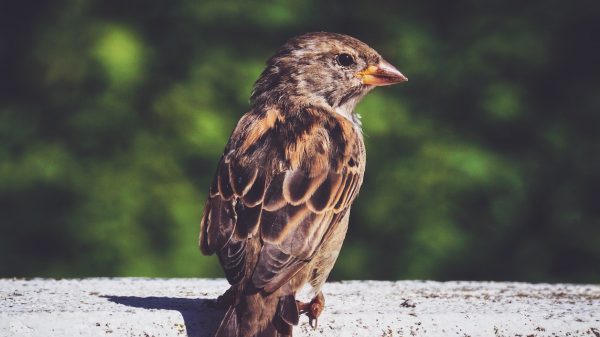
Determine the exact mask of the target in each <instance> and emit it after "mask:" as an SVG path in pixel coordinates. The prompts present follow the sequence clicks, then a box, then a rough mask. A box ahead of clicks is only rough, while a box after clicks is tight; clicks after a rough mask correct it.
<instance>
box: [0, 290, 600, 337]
mask: <svg viewBox="0 0 600 337" xmlns="http://www.w3.org/2000/svg"><path fill="white" fill-rule="evenodd" d="M225 289H227V284H226V282H225V281H224V280H205V279H139V278H117V279H83V280H42V279H34V280H9V279H0V336H43V337H48V336H65V337H66V336H68V337H71V336H104V337H106V336H148V337H150V336H193V337H212V333H213V332H214V331H215V329H216V327H217V325H218V323H219V321H220V319H221V316H222V315H223V311H221V310H217V309H214V308H213V307H212V306H211V305H210V302H211V299H214V298H215V297H217V296H218V295H220V294H221V293H222V292H223V291H224V290H225ZM324 293H325V297H326V308H325V312H324V313H323V315H322V316H321V319H320V321H319V326H318V328H317V330H312V329H311V328H310V327H309V326H308V323H307V318H306V317H303V318H302V319H301V323H300V326H299V327H296V328H295V329H294V330H295V333H294V336H296V337H298V336H315V337H316V336H323V337H329V336H336V337H337V336H361V337H362V336H374V337H391V336H394V337H400V336H406V337H408V336H440V337H447V336H460V337H466V336H471V337H479V336H493V337H500V336H522V337H532V336H535V337H542V336H585V337H600V286H597V285H568V284H558V285H549V284H525V283H481V282H446V283H439V282H415V281H402V282H378V281H368V282H359V281H353V282H342V283H329V284H327V285H326V286H325V288H324Z"/></svg>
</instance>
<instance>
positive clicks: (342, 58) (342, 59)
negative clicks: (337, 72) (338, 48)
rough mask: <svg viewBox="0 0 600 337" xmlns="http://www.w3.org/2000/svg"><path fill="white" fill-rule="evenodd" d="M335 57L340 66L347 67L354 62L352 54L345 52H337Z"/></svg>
mask: <svg viewBox="0 0 600 337" xmlns="http://www.w3.org/2000/svg"><path fill="white" fill-rule="evenodd" d="M335 59H336V60H337V63H338V64H339V65H341V66H342V67H349V66H351V65H353V64H354V63H355V62H354V58H353V57H352V55H350V54H346V53H343V54H339V55H338V56H337V57H336V58H335Z"/></svg>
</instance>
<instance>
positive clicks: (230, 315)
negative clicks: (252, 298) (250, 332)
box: [215, 305, 238, 337]
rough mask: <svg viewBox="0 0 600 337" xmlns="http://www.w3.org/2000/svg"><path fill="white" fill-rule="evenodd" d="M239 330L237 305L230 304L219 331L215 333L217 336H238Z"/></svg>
mask: <svg viewBox="0 0 600 337" xmlns="http://www.w3.org/2000/svg"><path fill="white" fill-rule="evenodd" d="M237 331H238V322H237V315H236V313H235V306H233V305H232V306H230V307H229V309H228V310H227V312H226V313H225V317H223V320H222V321H221V325H220V326H219V329H217V332H216V333H215V337H237V336H238V334H237Z"/></svg>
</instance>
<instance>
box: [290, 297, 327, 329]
mask: <svg viewBox="0 0 600 337" xmlns="http://www.w3.org/2000/svg"><path fill="white" fill-rule="evenodd" d="M296 303H297V304H298V311H299V312H300V313H301V314H306V316H308V324H310V326H311V327H312V328H313V329H316V328H317V323H318V322H319V316H321V313H322V312H323V309H324V308H325V296H323V293H322V292H320V291H319V293H318V294H317V296H315V297H314V298H313V299H312V300H311V301H310V302H308V303H304V302H300V301H296ZM313 321H314V322H315V324H314V325H313Z"/></svg>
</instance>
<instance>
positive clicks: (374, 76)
mask: <svg viewBox="0 0 600 337" xmlns="http://www.w3.org/2000/svg"><path fill="white" fill-rule="evenodd" d="M407 80H408V79H407V78H406V77H405V76H404V75H402V73H400V71H398V69H396V68H394V67H393V66H392V65H391V64H389V63H388V62H387V61H385V60H384V59H383V58H382V57H381V56H380V55H379V54H378V53H377V52H376V51H375V50H373V49H372V48H371V47H369V46H368V45H366V44H365V43H363V42H361V41H359V40H357V39H355V38H353V37H350V36H347V35H342V34H335V33H326V32H318V33H308V34H305V35H301V36H298V37H295V38H292V39H291V40H289V41H288V42H286V43H285V44H284V45H283V47H282V48H281V49H280V50H279V51H278V52H277V53H276V54H275V55H274V56H273V57H271V58H270V59H269V61H268V62H267V68H266V69H265V70H264V72H263V73H262V75H261V76H260V78H259V79H258V81H256V84H255V86H254V91H253V93H252V101H253V103H254V104H276V103H278V102H282V101H283V102H286V103H287V102H293V103H295V104H303V105H304V104H307V105H308V104H311V105H321V106H326V107H330V108H332V109H333V110H336V111H338V112H340V113H344V114H350V113H351V112H352V111H353V110H354V107H355V106H356V104H357V103H358V101H359V100H360V99H361V98H362V97H363V96H364V95H365V94H366V93H368V92H369V91H370V90H371V89H373V88H374V87H375V86H382V85H390V84H395V83H401V82H405V81H407Z"/></svg>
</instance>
